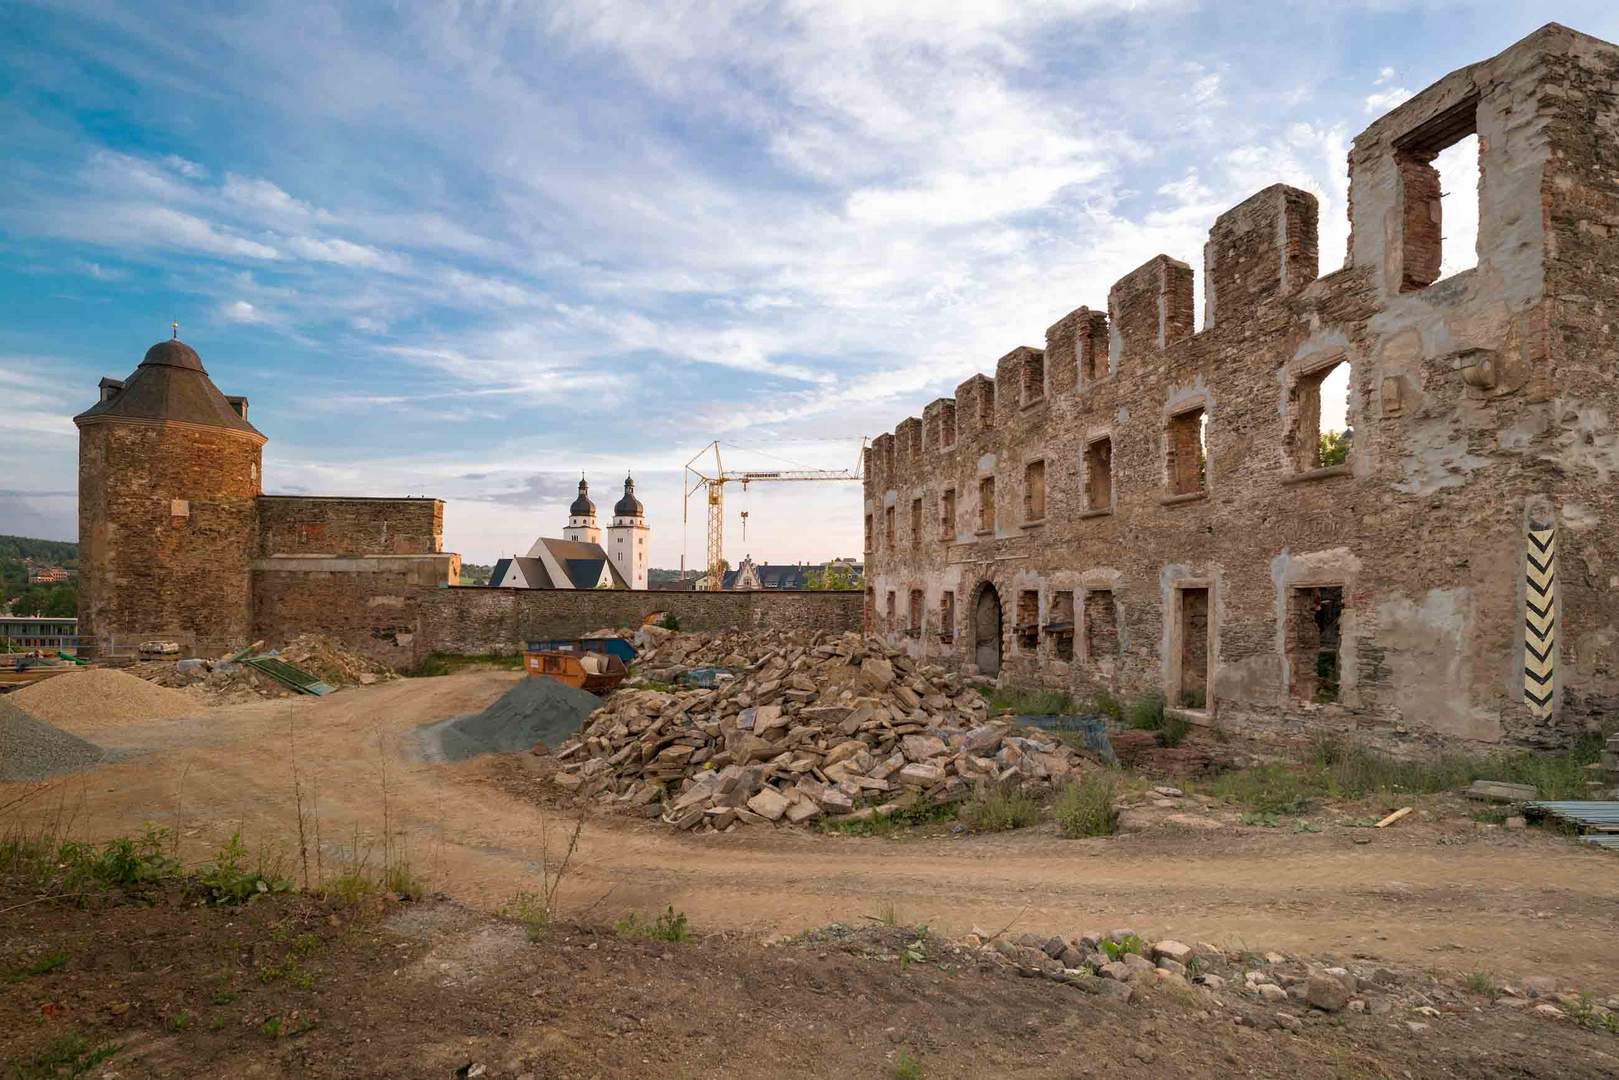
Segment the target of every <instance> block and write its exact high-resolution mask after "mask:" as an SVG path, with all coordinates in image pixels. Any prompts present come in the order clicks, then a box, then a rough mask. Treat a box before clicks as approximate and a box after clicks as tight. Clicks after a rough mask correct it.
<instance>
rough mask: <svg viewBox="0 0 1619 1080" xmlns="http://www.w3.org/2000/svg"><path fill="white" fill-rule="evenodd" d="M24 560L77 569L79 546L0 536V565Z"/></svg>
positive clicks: (61, 541) (29, 538) (61, 542)
mask: <svg viewBox="0 0 1619 1080" xmlns="http://www.w3.org/2000/svg"><path fill="white" fill-rule="evenodd" d="M24 559H33V560H34V561H35V562H43V563H49V564H51V565H52V566H65V567H67V568H68V569H69V570H73V569H77V568H78V565H79V545H77V544H70V543H68V542H67V541H65V540H35V539H34V538H33V537H30V536H0V564H3V563H9V562H19V563H20V562H22V560H24Z"/></svg>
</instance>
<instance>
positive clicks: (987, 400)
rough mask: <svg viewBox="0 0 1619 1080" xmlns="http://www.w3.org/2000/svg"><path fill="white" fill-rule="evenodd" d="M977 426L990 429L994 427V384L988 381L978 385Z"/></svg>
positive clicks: (982, 381) (980, 382)
mask: <svg viewBox="0 0 1619 1080" xmlns="http://www.w3.org/2000/svg"><path fill="white" fill-rule="evenodd" d="M978 426H979V427H982V428H992V427H994V426H995V384H994V383H992V382H990V381H989V380H988V379H982V380H980V381H979V383H978Z"/></svg>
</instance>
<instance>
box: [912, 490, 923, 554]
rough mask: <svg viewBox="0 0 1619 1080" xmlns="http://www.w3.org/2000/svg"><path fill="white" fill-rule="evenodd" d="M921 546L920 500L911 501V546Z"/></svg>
mask: <svg viewBox="0 0 1619 1080" xmlns="http://www.w3.org/2000/svg"><path fill="white" fill-rule="evenodd" d="M921 545H922V500H921V499H912V500H911V546H912V547H920V546H921Z"/></svg>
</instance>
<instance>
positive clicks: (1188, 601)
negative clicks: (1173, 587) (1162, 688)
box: [1175, 589, 1209, 709]
mask: <svg viewBox="0 0 1619 1080" xmlns="http://www.w3.org/2000/svg"><path fill="white" fill-rule="evenodd" d="M1179 596H1180V639H1181V641H1180V644H1181V649H1180V685H1179V686H1177V687H1176V688H1175V704H1177V705H1180V706H1182V707H1183V708H1187V709H1204V708H1207V707H1208V697H1209V694H1208V689H1209V687H1208V682H1209V590H1207V589H1180V590H1179Z"/></svg>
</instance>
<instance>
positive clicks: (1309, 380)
mask: <svg viewBox="0 0 1619 1080" xmlns="http://www.w3.org/2000/svg"><path fill="white" fill-rule="evenodd" d="M1293 408H1294V415H1295V419H1294V427H1293V459H1294V465H1295V467H1296V468H1297V469H1298V470H1299V471H1301V472H1307V471H1309V470H1310V469H1325V468H1329V467H1331V466H1334V465H1343V464H1345V463H1347V462H1348V461H1349V452H1350V450H1351V449H1352V448H1353V446H1354V441H1355V433H1354V432H1353V431H1352V430H1350V427H1349V361H1347V360H1341V361H1339V362H1338V363H1336V364H1334V365H1332V366H1331V367H1328V368H1323V369H1321V370H1320V371H1316V372H1312V373H1311V374H1309V375H1305V376H1303V377H1302V378H1300V379H1299V381H1298V385H1297V386H1296V387H1295V388H1294V391H1293Z"/></svg>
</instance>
